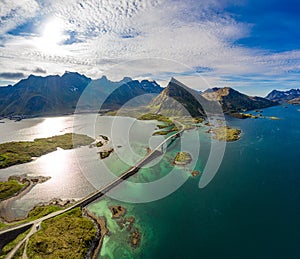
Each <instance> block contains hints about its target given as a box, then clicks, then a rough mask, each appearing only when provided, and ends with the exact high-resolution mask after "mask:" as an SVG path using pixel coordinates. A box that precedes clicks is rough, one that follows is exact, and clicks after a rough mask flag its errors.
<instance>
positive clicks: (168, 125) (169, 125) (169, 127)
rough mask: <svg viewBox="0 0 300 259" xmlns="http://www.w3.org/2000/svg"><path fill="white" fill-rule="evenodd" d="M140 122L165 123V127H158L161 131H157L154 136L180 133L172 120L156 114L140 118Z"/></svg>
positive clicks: (148, 114)
mask: <svg viewBox="0 0 300 259" xmlns="http://www.w3.org/2000/svg"><path fill="white" fill-rule="evenodd" d="M138 119H139V120H157V121H160V122H163V123H164V124H163V125H160V124H159V125H157V127H158V128H159V129H161V130H159V131H156V132H154V133H153V135H154V136H155V135H168V134H169V133H171V132H174V131H178V128H177V126H176V125H175V124H174V123H173V122H172V120H171V119H169V118H168V117H166V116H164V115H162V114H155V113H147V114H144V115H142V116H140V117H139V118H138Z"/></svg>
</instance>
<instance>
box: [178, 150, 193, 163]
mask: <svg viewBox="0 0 300 259" xmlns="http://www.w3.org/2000/svg"><path fill="white" fill-rule="evenodd" d="M191 161H192V156H191V154H190V153H188V152H178V153H177V155H176V157H175V159H174V164H176V165H186V164H188V163H190V162H191Z"/></svg>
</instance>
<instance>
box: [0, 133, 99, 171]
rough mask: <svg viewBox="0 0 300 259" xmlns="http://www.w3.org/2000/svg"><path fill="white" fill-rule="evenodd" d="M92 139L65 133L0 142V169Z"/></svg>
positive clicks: (84, 144) (90, 141)
mask: <svg viewBox="0 0 300 259" xmlns="http://www.w3.org/2000/svg"><path fill="white" fill-rule="evenodd" d="M93 141H94V139H93V138H91V137H89V136H86V135H83V134H75V133H66V134H64V135H58V136H54V137H49V138H39V139H35V140H34V141H19V142H8V143H2V144H0V169H1V168H6V167H9V166H13V165H17V164H23V163H27V162H30V161H32V160H33V158H34V157H40V156H42V155H45V154H48V153H50V152H53V151H56V150H57V148H62V149H73V148H76V147H80V146H86V145H89V144H91V143H92V142H93Z"/></svg>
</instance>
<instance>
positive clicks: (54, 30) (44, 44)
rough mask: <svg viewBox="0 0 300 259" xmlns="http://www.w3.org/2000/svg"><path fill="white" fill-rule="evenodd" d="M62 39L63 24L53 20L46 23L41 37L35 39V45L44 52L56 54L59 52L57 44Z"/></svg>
mask: <svg viewBox="0 0 300 259" xmlns="http://www.w3.org/2000/svg"><path fill="white" fill-rule="evenodd" d="M63 39H64V35H63V23H62V21H61V20H59V19H57V18H54V19H52V20H49V21H48V22H47V23H46V25H45V27H44V29H43V31H42V36H41V37H39V38H38V39H36V42H35V44H36V46H37V47H38V48H39V49H40V50H42V51H44V52H51V53H57V52H59V50H60V46H59V44H60V43H61V42H62V41H63Z"/></svg>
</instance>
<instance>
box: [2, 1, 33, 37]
mask: <svg viewBox="0 0 300 259" xmlns="http://www.w3.org/2000/svg"><path fill="white" fill-rule="evenodd" d="M38 9H39V5H38V3H37V2H36V1H35V0H22V1H20V0H2V1H1V2H0V34H4V33H6V32H7V31H9V30H11V29H14V28H15V27H16V26H18V25H21V24H22V23H24V22H25V21H26V20H27V19H29V18H33V17H34V16H35V15H36V12H37V10H38Z"/></svg>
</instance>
